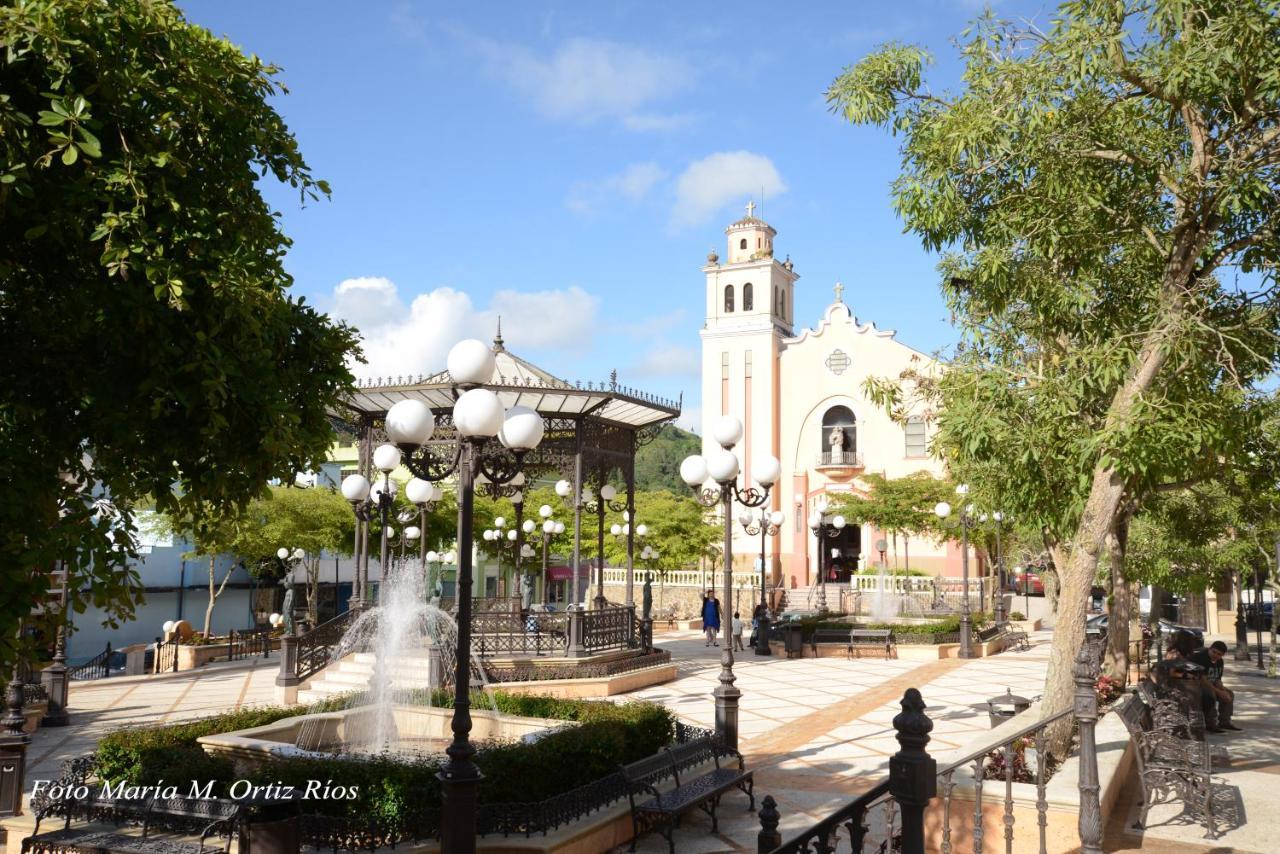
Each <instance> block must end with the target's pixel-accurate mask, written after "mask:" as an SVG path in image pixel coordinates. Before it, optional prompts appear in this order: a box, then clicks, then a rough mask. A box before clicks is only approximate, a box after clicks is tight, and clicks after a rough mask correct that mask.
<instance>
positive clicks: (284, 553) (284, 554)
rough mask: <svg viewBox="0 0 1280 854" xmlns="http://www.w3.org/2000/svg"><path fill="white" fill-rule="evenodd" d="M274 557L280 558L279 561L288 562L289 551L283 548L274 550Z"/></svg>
mask: <svg viewBox="0 0 1280 854" xmlns="http://www.w3.org/2000/svg"><path fill="white" fill-rule="evenodd" d="M276 557H278V558H280V559H281V560H288V559H289V550H288V549H286V548H285V547H284V546H281V547H280V548H278V549H276Z"/></svg>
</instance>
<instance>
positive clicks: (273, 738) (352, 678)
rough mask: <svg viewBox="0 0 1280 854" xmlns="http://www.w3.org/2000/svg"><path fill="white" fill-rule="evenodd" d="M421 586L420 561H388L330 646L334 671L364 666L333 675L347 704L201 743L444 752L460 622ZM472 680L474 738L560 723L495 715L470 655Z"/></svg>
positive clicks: (252, 757)
mask: <svg viewBox="0 0 1280 854" xmlns="http://www.w3.org/2000/svg"><path fill="white" fill-rule="evenodd" d="M425 582H426V573H425V572H423V569H422V566H421V564H420V563H419V562H417V561H412V560H408V561H404V562H402V563H400V564H398V565H397V566H395V567H393V568H392V569H391V570H390V571H389V573H388V574H387V575H386V577H384V579H383V581H382V584H381V585H380V587H379V596H378V604H377V605H376V606H374V607H371V608H368V609H366V610H364V611H363V612H362V613H361V614H360V615H359V616H357V617H356V618H355V620H354V621H353V622H352V624H351V626H350V627H349V628H348V629H347V632H346V634H345V635H343V637H342V640H341V641H340V642H339V643H338V645H337V647H336V648H335V649H334V651H333V655H332V658H331V661H333V662H334V663H335V665H336V666H338V667H339V668H340V667H341V666H342V663H343V662H344V660H345V661H355V663H356V664H358V665H361V667H360V668H357V669H353V670H352V672H351V673H350V674H349V675H348V674H346V673H343V672H342V671H341V670H339V672H338V673H337V674H336V675H335V676H334V677H333V678H335V679H337V678H341V679H342V681H347V682H349V684H350V685H351V691H350V692H347V693H346V694H344V695H343V696H344V697H345V698H346V699H348V701H349V703H348V704H347V708H344V709H342V710H340V711H335V712H317V713H312V714H306V715H300V716H298V717H292V718H284V719H282V720H279V721H276V722H275V723H271V724H267V725H265V726H261V727H254V728H252V729H247V730H240V731H238V732H234V733H225V734H221V735H215V736H206V737H203V738H201V739H200V742H201V744H202V745H204V746H205V750H206V751H208V752H211V753H220V754H223V755H226V756H228V757H230V758H232V759H234V760H236V761H237V764H241V763H244V764H249V765H251V764H253V763H255V762H257V761H260V760H261V759H262V758H264V755H277V756H280V755H288V756H305V755H318V754H319V755H325V754H334V753H342V754H364V755H370V754H396V755H405V756H430V755H437V754H440V753H443V751H444V748H445V746H446V745H447V744H448V742H449V740H450V736H451V733H450V721H451V718H452V716H453V710H452V709H451V708H441V707H435V706H433V705H432V702H431V698H432V692H433V691H434V690H435V689H438V688H447V687H450V686H451V685H452V684H453V675H454V674H453V667H452V664H453V662H454V661H455V660H456V650H457V643H458V627H457V623H456V622H455V621H454V619H453V617H452V616H451V615H450V614H449V613H448V612H446V611H443V610H441V608H440V606H439V599H438V598H437V597H435V596H431V597H430V598H428V596H427V591H426V583H425ZM369 665H371V669H370V667H369ZM326 678H328V677H326ZM471 685H472V689H473V692H472V697H473V701H474V700H478V699H479V698H478V697H476V694H475V691H476V689H479V691H480V693H482V694H483V695H484V696H485V697H486V698H487V700H488V702H487V705H488V709H483V708H480V709H476V708H473V710H472V714H473V723H474V730H473V735H474V737H475V738H476V739H477V740H481V741H483V740H491V739H498V740H510V739H513V738H523V739H532V738H538V737H540V736H541V735H543V734H544V733H545V732H546V731H548V729H550V728H554V727H556V726H559V725H564V723H565V722H564V721H555V720H546V719H540V718H521V717H515V716H512V715H503V714H499V713H498V710H497V702H496V699H495V698H494V695H493V691H492V688H491V686H490V685H489V682H488V680H487V678H486V676H485V670H484V667H483V666H482V665H481V663H480V660H479V657H478V656H477V655H476V654H475V652H474V651H473V652H472V654H471ZM482 704H483V701H482Z"/></svg>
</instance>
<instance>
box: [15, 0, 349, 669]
mask: <svg viewBox="0 0 1280 854" xmlns="http://www.w3.org/2000/svg"><path fill="white" fill-rule="evenodd" d="M0 43H3V44H4V45H5V50H4V52H3V53H2V54H0V91H3V93H4V94H3V97H2V98H0V222H2V223H3V227H0V281H2V282H3V286H0V338H2V339H3V340H4V341H5V342H6V344H7V345H8V346H7V347H6V351H5V358H4V359H3V360H0V389H3V392H2V393H0V468H2V469H3V470H4V471H5V472H6V477H7V478H8V483H7V487H8V488H7V489H6V490H5V496H4V497H3V498H0V579H2V581H3V586H4V589H5V591H6V595H5V596H4V597H3V599H2V600H0V659H11V658H12V657H13V656H14V655H15V654H16V650H15V648H14V646H13V639H14V638H16V637H17V636H18V632H17V625H18V622H19V620H21V619H22V618H23V616H24V615H25V614H26V613H27V612H28V611H29V610H30V608H31V605H32V603H33V602H39V601H42V599H43V598H44V597H45V596H46V595H47V591H48V583H49V582H48V575H47V573H46V572H45V571H44V570H46V569H47V568H49V567H51V566H52V565H53V564H54V562H55V561H58V560H65V561H66V562H67V564H68V566H69V568H70V569H71V571H72V573H73V575H74V576H75V578H76V583H73V584H72V585H71V586H70V590H71V595H72V604H73V606H74V607H75V608H76V610H79V611H83V609H84V607H85V606H86V604H87V603H89V602H92V603H93V604H95V605H97V606H100V607H104V608H106V609H107V612H108V618H109V619H113V618H127V617H128V616H129V615H130V614H131V612H132V608H133V606H134V604H135V602H136V601H137V599H138V596H139V590H140V586H139V585H138V584H137V576H136V574H134V573H132V572H131V571H129V570H128V569H127V565H128V561H129V560H130V559H131V558H133V557H134V556H135V552H136V549H135V547H134V533H135V526H134V523H133V506H134V504H135V503H136V502H138V501H139V500H142V499H143V498H144V497H145V496H155V497H156V501H157V504H158V509H159V510H161V511H163V512H168V513H175V514H176V515H180V516H203V515H209V516H211V517H217V516H219V515H220V514H223V513H224V512H230V511H231V510H233V509H234V508H237V507H243V506H244V504H245V503H246V502H248V501H249V500H250V499H251V498H253V497H254V496H255V495H258V494H259V493H261V491H262V490H263V489H264V488H265V487H264V484H265V483H266V482H267V480H268V479H270V478H271V477H273V476H278V477H281V478H283V479H286V480H291V479H292V477H293V474H294V472H296V471H300V470H305V469H307V468H309V467H313V465H314V464H316V463H317V462H318V461H319V460H321V459H322V458H323V456H324V453H325V451H326V450H327V449H328V446H329V444H330V440H331V437H332V430H331V428H330V425H329V420H328V412H329V411H330V409H331V407H333V406H335V405H336V404H337V403H338V401H339V399H340V398H341V396H342V395H343V394H344V393H345V392H346V390H347V389H348V388H349V387H350V384H351V379H352V378H351V374H350V371H349V369H348V361H347V360H348V358H351V357H355V356H356V355H357V350H356V340H357V339H356V337H355V334H354V332H353V331H352V330H351V329H349V328H347V327H346V326H343V325H341V324H335V323H333V322H331V321H329V320H328V319H327V318H325V317H324V316H323V315H321V314H319V313H317V312H316V311H315V310H314V309H313V308H312V307H311V306H309V305H306V304H305V302H304V301H303V300H302V299H296V298H294V297H291V296H290V295H289V292H288V288H289V285H290V284H291V279H290V276H289V275H288V273H287V272H286V271H285V268H284V263H283V258H284V254H285V252H286V251H287V250H288V248H289V245H290V242H289V239H288V238H287V237H286V236H285V235H284V234H283V232H282V231H281V228H280V223H279V215H278V214H277V213H276V212H275V211H273V210H272V208H271V207H270V206H269V205H268V204H267V202H266V200H265V199H264V198H263V196H262V192H261V190H260V188H259V182H260V181H264V180H275V181H279V182H282V183H285V184H288V185H289V186H290V187H293V188H295V189H297V191H298V192H299V193H300V196H301V198H303V199H304V200H305V199H314V198H317V197H319V196H322V195H326V194H327V193H328V187H327V186H326V185H325V184H324V182H322V181H319V180H317V179H316V178H314V177H313V176H312V174H311V172H310V170H309V169H308V167H307V164H306V163H305V161H304V160H303V159H302V156H301V154H300V153H299V150H298V145H297V142H296V140H295V139H294V138H293V136H292V135H291V134H290V133H289V131H288V129H287V128H286V127H285V124H284V121H283V120H282V119H281V117H280V115H279V114H278V113H277V112H276V111H275V109H274V108H273V107H272V106H271V100H272V99H273V98H275V97H276V96H277V95H279V94H282V93H283V92H284V89H283V87H282V86H281V85H280V84H279V83H278V82H277V79H276V76H277V71H278V69H277V68H276V67H274V66H272V65H268V64H265V63H263V62H262V61H261V60H258V59H256V58H254V57H250V56H246V55H245V54H243V53H241V52H240V51H239V50H238V49H237V48H235V47H234V46H233V45H232V44H231V43H229V42H228V41H226V40H225V39H220V38H216V37H214V36H213V35H212V34H210V33H209V32H208V31H206V30H204V29H202V28H200V27H197V26H194V25H192V24H190V23H188V22H187V21H186V20H184V19H183V17H182V15H181V13H180V12H179V11H178V10H177V9H176V8H174V6H173V5H172V3H170V2H164V0H113V2H105V1H104V0H28V2H23V3H7V4H4V5H3V6H2V7H0ZM175 485H176V488H173V487H174V486H175ZM102 500H107V501H110V502H111V504H113V505H114V510H115V512H113V513H112V514H106V515H104V514H101V513H99V512H98V510H99V505H98V502H99V501H102ZM26 652H27V653H29V650H28V651H26Z"/></svg>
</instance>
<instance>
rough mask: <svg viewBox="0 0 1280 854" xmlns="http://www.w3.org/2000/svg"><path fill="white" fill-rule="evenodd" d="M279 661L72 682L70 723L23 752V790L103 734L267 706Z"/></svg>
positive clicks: (40, 733)
mask: <svg viewBox="0 0 1280 854" xmlns="http://www.w3.org/2000/svg"><path fill="white" fill-rule="evenodd" d="M279 669H280V660H279V659H278V658H271V659H261V658H252V659H249V660H248V661H236V662H224V663H217V664H210V665H208V666H206V667H202V668H200V669H198V670H184V671H180V672H178V673H175V674H160V675H158V676H117V677H112V678H107V679H94V680H92V681H86V682H72V683H71V686H70V694H69V698H68V701H67V708H68V711H69V713H70V715H71V723H70V724H68V725H67V726H65V727H56V728H52V729H46V728H43V727H42V728H41V729H39V730H37V731H36V733H35V735H33V736H32V738H31V746H30V747H29V748H28V749H27V772H26V783H25V790H26V791H27V792H28V793H30V791H31V787H32V785H33V784H34V782H35V781H36V780H49V779H54V778H56V777H57V776H58V773H59V771H60V768H61V765H62V762H63V760H66V759H69V758H71V757H73V756H80V755H83V754H85V753H90V752H92V751H93V750H94V748H95V747H96V746H97V744H98V740H99V739H100V738H102V737H103V736H104V735H106V734H107V733H108V732H112V731H114V730H117V729H120V728H122V727H126V726H138V725H140V724H151V723H163V722H165V721H179V720H183V719H186V718H199V717H205V716H207V715H213V714H217V713H219V712H226V711H231V710H234V709H239V708H241V707H242V706H260V705H270V704H271V703H272V702H273V691H274V686H275V678H276V673H277V672H278V671H279Z"/></svg>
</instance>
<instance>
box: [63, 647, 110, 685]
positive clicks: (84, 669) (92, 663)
mask: <svg viewBox="0 0 1280 854" xmlns="http://www.w3.org/2000/svg"><path fill="white" fill-rule="evenodd" d="M111 657H112V651H111V642H110V641H108V642H107V648H106V649H104V650H103V651H102V652H100V653H98V654H97V655H95V656H94V657H93V658H91V659H89V660H88V661H86V662H85V663H84V664H78V665H76V666H75V667H72V668H69V669H68V670H67V678H68V679H77V680H81V679H105V678H106V677H108V676H110V675H111Z"/></svg>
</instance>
